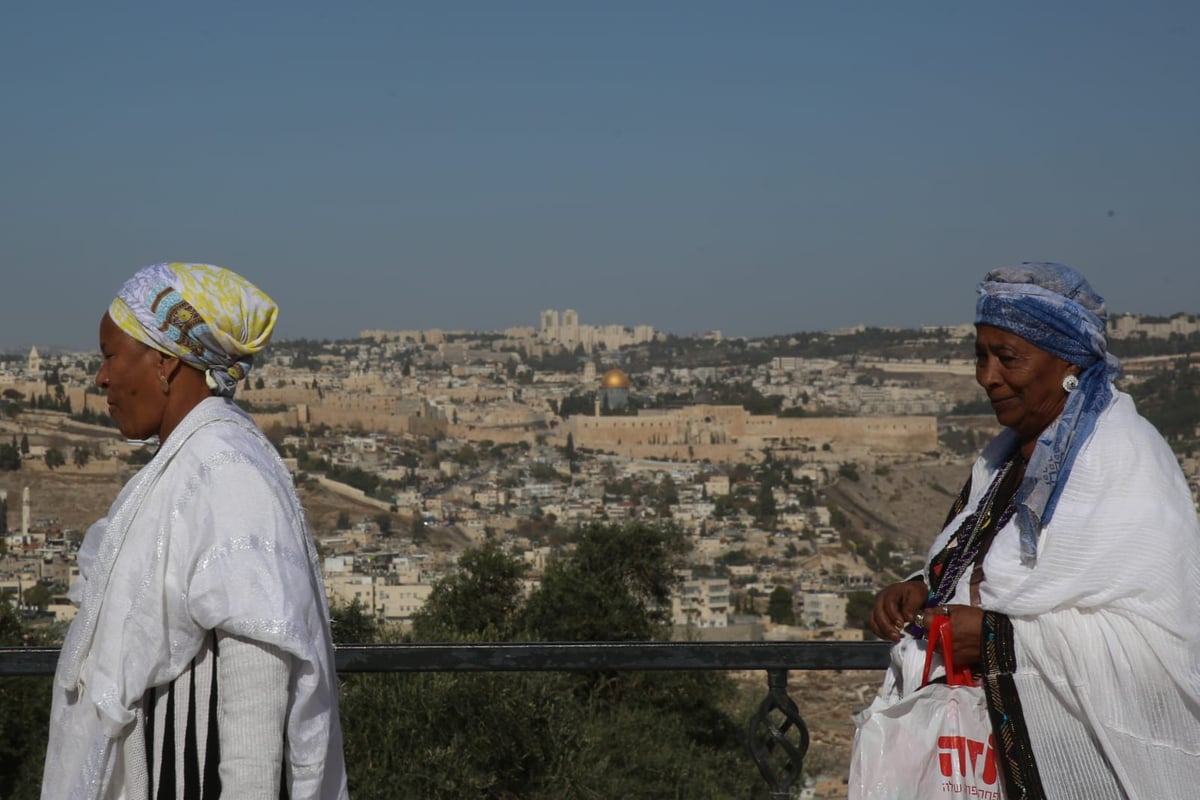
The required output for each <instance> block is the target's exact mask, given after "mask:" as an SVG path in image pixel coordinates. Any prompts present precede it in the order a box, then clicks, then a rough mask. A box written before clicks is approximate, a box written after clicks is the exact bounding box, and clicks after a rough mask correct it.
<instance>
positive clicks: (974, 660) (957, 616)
mask: <svg viewBox="0 0 1200 800" xmlns="http://www.w3.org/2000/svg"><path fill="white" fill-rule="evenodd" d="M946 608H947V609H948V610H949V611H950V636H951V638H952V639H953V641H954V651H953V652H952V653H951V657H953V659H954V666H956V667H963V666H968V667H970V666H974V665H975V664H978V663H979V659H980V658H982V657H983V609H980V608H976V607H975V606H946Z"/></svg>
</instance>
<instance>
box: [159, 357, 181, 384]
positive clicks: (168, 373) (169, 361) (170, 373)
mask: <svg viewBox="0 0 1200 800" xmlns="http://www.w3.org/2000/svg"><path fill="white" fill-rule="evenodd" d="M182 365H183V362H182V361H180V360H179V359H178V358H175V357H174V356H169V355H167V354H166V353H163V354H162V361H161V362H159V371H160V372H161V373H162V376H163V378H165V379H166V380H168V381H170V380H171V379H172V378H174V377H175V373H176V372H178V371H179V367H180V366H182Z"/></svg>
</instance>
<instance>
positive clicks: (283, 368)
mask: <svg viewBox="0 0 1200 800" xmlns="http://www.w3.org/2000/svg"><path fill="white" fill-rule="evenodd" d="M970 336H971V329H970V327H969V326H959V327H955V328H934V329H927V330H919V331H891V330H882V329H875V328H860V329H855V330H851V331H843V332H837V333H812V334H793V335H789V336H778V337H767V338H763V339H757V340H741V339H726V338H724V337H722V336H721V335H720V334H719V333H717V332H710V333H707V334H704V335H702V336H697V337H683V338H681V337H670V336H665V335H663V334H660V333H658V332H656V331H654V330H653V329H652V328H651V327H649V326H638V327H636V328H624V327H621V326H588V325H584V324H582V323H580V321H579V319H578V316H577V315H576V314H574V312H571V311H564V312H544V313H543V314H542V316H541V319H540V325H539V327H537V328H533V327H530V328H513V329H508V330H506V331H502V332H491V333H477V332H469V331H428V330H427V331H363V333H362V335H361V336H360V338H358V339H356V340H353V341H343V342H312V341H293V342H279V343H277V344H276V345H275V346H274V347H273V348H272V349H271V350H270V351H268V352H269V355H268V356H267V358H266V359H265V360H264V361H263V362H262V363H261V364H259V365H258V366H257V367H256V368H255V370H254V371H253V372H252V373H251V376H250V379H249V381H248V383H247V385H245V386H244V387H243V388H242V389H241V390H240V391H239V394H238V402H240V403H241V404H242V405H243V406H244V407H245V408H247V409H248V410H249V411H250V412H251V413H252V414H253V416H254V417H255V419H256V421H257V422H258V424H259V425H260V427H261V428H262V429H263V430H264V432H265V433H266V434H267V435H268V437H269V438H270V439H271V440H272V442H274V443H275V445H276V447H277V448H278V450H279V452H280V453H281V455H282V456H283V457H284V459H285V463H287V464H288V466H289V467H290V468H291V470H292V471H293V473H294V475H295V480H296V483H297V486H298V487H299V490H300V495H301V498H302V501H303V503H304V505H305V509H306V511H307V514H308V518H309V521H310V524H311V527H312V529H313V533H314V536H315V538H316V540H317V543H318V547H319V549H320V551H321V553H322V555H323V556H324V563H323V566H324V573H325V583H326V591H327V594H328V597H329V600H330V603H331V605H333V606H334V607H337V608H345V607H347V606H350V605H351V604H354V603H357V604H358V606H359V607H361V608H362V609H364V610H365V611H366V613H367V614H368V615H369V616H370V618H371V619H372V620H374V621H376V622H377V623H378V624H380V625H383V626H387V627H390V628H392V629H394V630H396V631H404V630H407V629H409V628H410V626H411V623H412V620H413V615H414V614H415V613H417V612H418V610H420V609H421V608H422V607H423V605H424V603H425V602H426V600H427V599H428V598H429V596H430V594H431V592H432V591H433V587H434V585H435V584H436V583H437V582H438V581H439V580H441V579H443V578H445V577H447V576H452V575H454V574H455V572H456V568H457V562H458V558H459V556H460V555H461V554H462V553H463V552H464V551H465V550H466V549H468V548H472V547H477V546H479V545H482V544H484V543H493V544H496V545H498V546H500V547H501V548H503V550H504V551H505V552H508V553H511V554H513V555H515V556H518V557H519V558H520V559H522V562H523V564H524V565H525V576H524V581H525V585H526V586H527V587H528V589H529V590H532V589H534V588H536V587H537V586H538V585H539V582H540V580H541V576H542V574H543V573H544V571H545V570H546V567H547V565H548V564H550V563H551V562H553V560H554V559H555V558H556V557H558V556H559V555H560V554H561V553H562V552H563V550H562V548H563V541H564V538H563V535H562V534H563V531H566V530H569V529H571V528H573V527H574V526H577V525H584V524H588V523H593V522H603V523H624V522H630V523H634V522H636V523H644V522H648V523H651V524H669V525H671V526H674V527H677V528H678V529H679V530H681V531H682V532H683V533H684V534H685V536H686V537H687V540H688V542H689V543H690V555H689V557H688V564H687V568H686V569H684V570H682V571H681V572H680V573H679V575H678V582H677V585H676V587H675V591H674V595H673V597H672V601H671V620H672V622H673V625H674V631H675V635H676V636H677V637H679V638H688V639H696V638H699V639H712V640H735V641H751V640H764V639H765V640H803V639H843V640H846V639H850V640H853V639H861V638H862V637H863V636H864V632H863V627H862V613H863V609H864V602H865V601H869V598H870V596H871V595H872V594H873V593H874V592H875V591H876V590H878V589H879V588H880V587H882V586H883V585H885V584H886V583H888V582H890V581H893V580H895V579H897V578H898V577H901V576H904V575H906V574H909V573H910V572H911V571H912V570H913V569H916V568H918V567H919V565H920V563H921V561H922V559H923V556H924V553H925V549H926V547H927V546H928V543H929V542H930V540H931V539H932V537H933V535H934V533H935V532H936V531H937V529H938V528H939V527H940V525H941V523H942V521H943V518H944V515H945V512H946V509H947V508H948V506H949V504H950V503H951V502H952V500H953V498H954V496H955V495H956V494H957V492H958V490H959V487H960V485H961V483H962V481H963V480H964V478H965V476H966V474H967V471H968V469H969V464H970V463H971V459H972V458H973V456H974V453H975V452H976V451H977V450H978V448H979V447H980V446H981V445H982V444H983V443H984V442H986V441H987V440H988V438H990V437H991V436H993V435H994V434H995V433H996V432H997V430H998V428H997V426H996V423H995V420H994V418H993V417H992V416H991V415H990V413H988V409H987V407H986V404H984V405H983V407H982V408H981V405H980V403H979V400H980V393H979V389H978V387H977V386H976V385H975V383H974V368H973V364H972V361H971V360H970V352H971V344H970V341H971V340H970ZM1195 345H1200V332H1198V331H1197V323H1196V320H1195V318H1194V317H1177V318H1171V319H1169V320H1148V321H1145V322H1139V321H1136V319H1135V318H1132V317H1125V316H1122V317H1119V318H1117V319H1116V321H1115V323H1114V350H1117V351H1118V352H1121V351H1122V349H1124V350H1125V352H1128V353H1130V356H1129V357H1127V358H1126V373H1125V377H1124V378H1123V380H1122V387H1123V388H1126V389H1128V390H1129V391H1131V392H1133V393H1134V394H1135V396H1136V397H1138V399H1139V403H1140V404H1141V405H1142V407H1143V408H1144V409H1145V410H1146V412H1147V414H1148V415H1149V416H1150V417H1151V419H1152V420H1154V421H1155V422H1156V423H1157V424H1159V425H1160V427H1162V428H1163V430H1164V432H1165V433H1167V435H1168V438H1169V439H1170V440H1171V442H1172V444H1173V446H1175V448H1176V451H1177V453H1178V454H1179V457H1180V461H1181V463H1182V464H1183V466H1184V469H1185V473H1186V474H1187V476H1188V478H1189V481H1190V482H1191V485H1192V486H1193V490H1194V491H1195V489H1196V487H1197V484H1198V474H1200V464H1198V463H1197V460H1196V449H1195V444H1196V441H1197V438H1200V437H1198V431H1197V425H1200V417H1197V416H1196V412H1195V411H1194V409H1196V408H1200V403H1197V402H1196V400H1197V397H1198V396H1200V379H1198V377H1197V376H1200V372H1197V370H1196V362H1197V360H1198V359H1196V358H1194V357H1192V356H1191V355H1189V353H1190V351H1191V349H1193V346H1195ZM1195 349H1196V350H1197V351H1200V346H1196V347H1195ZM96 366H97V361H96V354H95V353H93V352H79V353H40V352H38V351H37V350H36V349H35V350H33V351H32V352H29V353H23V354H8V355H7V356H4V357H3V358H2V359H0V512H3V516H2V517H0V527H2V528H3V538H2V540H0V541H2V543H3V544H2V552H3V555H0V594H8V595H9V596H10V597H12V598H14V599H15V600H16V602H18V603H20V604H22V605H23V606H24V607H25V611H26V613H27V614H28V615H30V616H31V617H34V618H38V619H47V620H48V619H58V620H66V619H69V618H70V617H71V615H72V614H73V613H74V612H73V607H72V606H71V605H70V604H69V603H67V602H66V600H65V591H66V588H67V586H68V585H69V583H70V581H71V579H72V577H73V575H74V574H75V573H76V566H75V551H76V548H77V547H78V544H79V541H80V539H81V537H82V534H83V532H84V531H85V530H86V529H87V527H88V525H90V524H91V522H93V521H95V520H96V519H98V518H99V517H101V516H103V514H104V513H105V512H106V510H107V508H108V506H109V504H110V503H111V502H112V500H113V499H114V498H115V496H116V494H117V492H118V490H119V489H120V487H121V486H122V485H123V484H124V482H125V481H126V480H128V479H129V477H131V476H132V475H133V474H134V472H135V471H136V470H137V469H138V468H139V466H140V464H142V463H145V460H146V459H148V458H149V457H150V456H151V455H152V452H153V450H152V448H151V447H149V446H146V445H143V444H142V443H135V442H127V441H125V440H123V439H122V438H121V437H120V436H119V435H118V434H117V432H116V431H115V430H114V429H113V428H112V427H109V426H108V424H107V422H108V419H107V413H106V404H105V401H104V398H103V397H102V396H101V395H100V394H98V393H97V392H96V391H95V389H94V388H93V384H92V376H93V374H94V371H95V369H96ZM780 597H783V598H785V600H784V601H783V602H782V603H781V602H779V598H780ZM812 680H814V679H813V678H811V677H807V676H806V677H799V676H797V677H796V678H795V681H796V682H797V687H798V691H799V692H802V693H807V692H808V691H809V690H810V686H811V685H812V684H811V682H812ZM870 683H871V679H870V676H867V677H866V678H864V677H863V676H853V675H851V676H846V677H845V679H842V678H839V679H838V680H837V681H835V682H834V683H833V684H829V686H834V685H836V686H837V690H836V692H832V690H831V693H830V694H829V695H828V696H822V697H821V698H819V699H818V700H816V701H815V703H816V705H815V706H814V708H813V709H812V712H811V716H810V721H811V722H813V723H814V724H815V725H816V729H817V730H818V731H820V737H822V738H819V739H816V740H815V741H818V743H819V744H821V747H822V748H824V747H826V746H827V747H828V752H829V753H839V752H842V750H844V749H845V748H844V745H845V744H846V743H847V741H848V739H847V738H846V737H847V732H848V730H849V727H848V719H847V714H848V708H847V704H854V703H857V702H858V701H860V700H862V699H863V697H862V695H863V691H864V687H865V686H869V685H870ZM831 758H833V757H832V756H831ZM833 760H834V761H836V758H834V759H833Z"/></svg>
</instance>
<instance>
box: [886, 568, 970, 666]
mask: <svg viewBox="0 0 1200 800" xmlns="http://www.w3.org/2000/svg"><path fill="white" fill-rule="evenodd" d="M928 598H929V587H928V586H926V585H925V581H922V580H912V581H904V582H903V583H893V584H892V585H891V586H889V587H887V588H886V589H884V590H882V591H881V592H880V593H879V594H877V595H875V607H874V608H873V609H871V616H870V618H869V619H868V620H867V624H868V625H870V627H871V630H872V631H873V632H874V634H875V635H876V636H878V637H879V638H880V639H886V640H887V641H889V642H895V641H899V640H900V631H901V630H902V629H903V628H904V626H905V625H907V624H908V623H910V622H912V621H913V618H914V617H916V615H917V612H918V611H920V610H921V609H922V608H924V607H925V601H926V600H927V599H928ZM957 649H958V648H957V647H955V650H957Z"/></svg>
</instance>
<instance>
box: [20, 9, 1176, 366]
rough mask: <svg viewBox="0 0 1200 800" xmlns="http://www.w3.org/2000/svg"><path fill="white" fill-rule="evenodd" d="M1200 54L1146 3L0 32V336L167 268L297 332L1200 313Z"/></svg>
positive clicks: (216, 21)
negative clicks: (1080, 299)
mask: <svg viewBox="0 0 1200 800" xmlns="http://www.w3.org/2000/svg"><path fill="white" fill-rule="evenodd" d="M1197 29H1200V8H1198V7H1195V6H1194V5H1192V4H1187V3H1180V2H1170V1H1163V2H1153V3H1148V4H1142V5H1139V6H1137V7H1132V6H1127V5H1125V4H1119V3H1114V2H1100V3H1082V2H1067V3H1061V4H1054V5H1053V6H1049V7H1047V6H1044V5H1042V4H1034V3H1012V4H1005V5H1004V6H1003V7H979V8H967V7H961V6H955V5H950V4H937V3H931V4H922V5H920V6H906V7H903V8H900V7H895V6H893V5H889V4H870V5H856V6H855V7H853V8H851V7H841V6H819V5H810V4H786V5H785V4H769V5H763V6H759V7H755V8H754V9H752V10H747V9H745V8H743V7H735V6H732V5H727V4H716V3H688V4H682V3H661V4H654V5H652V6H645V5H644V4H626V3H616V4H603V5H600V4H581V5H573V6H571V7H569V8H567V7H562V6H559V5H557V4H550V3H538V2H528V3H517V4H512V5H505V6H503V7H497V6H494V5H489V4H470V3H469V4H465V5H461V6H456V7H454V8H453V9H451V8H442V7H436V6H428V7H408V6H396V7H383V6H373V5H352V6H349V7H338V8H336V9H334V8H332V7H328V6H325V5H324V4H318V3H312V2H300V3H289V4H286V5H285V4H283V3H278V2H264V3H259V4H254V5H253V7H239V6H235V5H228V6H213V5H211V4H210V5H205V6H189V7H180V8H165V7H160V6H156V5H153V4H144V3H132V4H123V5H121V6H105V7H103V8H101V7H96V6H93V5H90V4H85V3H79V2H76V3H71V2H68V3H65V4H57V5H55V6H53V7H41V6H36V5H27V6H16V7H11V8H6V9H5V10H4V11H2V12H0V93H2V95H3V96H4V97H5V99H6V110H7V112H8V113H7V114H6V122H5V125H4V126H3V128H2V129H0V169H2V174H3V175H4V176H5V180H4V182H3V186H2V188H0V240H2V241H3V242H4V247H3V249H2V250H0V275H2V276H3V278H2V279H3V284H2V285H3V286H4V291H3V294H2V297H3V301H2V302H0V342H2V343H3V346H4V347H5V348H7V349H16V350H20V349H23V348H27V347H28V346H31V345H37V346H39V347H47V348H81V349H89V348H92V347H94V341H95V338H96V334H95V329H96V327H97V324H98V321H99V317H100V315H101V314H102V313H103V310H104V308H105V307H106V306H107V303H108V302H109V300H110V299H111V297H112V295H113V293H114V292H115V291H116V289H117V288H118V286H119V285H120V282H121V281H123V280H124V279H125V278H126V277H128V276H129V275H130V274H132V273H133V272H134V271H135V270H136V269H137V268H138V267H140V266H142V265H144V264H147V263H152V262H155V261H160V260H201V261H209V262H212V263H216V264H220V265H222V266H226V267H229V268H231V269H234V270H237V271H239V272H242V273H243V274H245V275H246V276H247V277H249V278H251V279H252V280H255V281H256V282H258V283H259V284H260V285H261V286H262V287H263V288H264V289H265V290H266V291H267V292H268V293H270V294H271V295H272V296H273V297H275V299H276V300H277V301H278V302H279V304H280V307H281V315H280V325H279V329H278V332H277V336H279V337H280V338H287V339H295V338H314V339H344V338H352V337H354V336H356V335H357V334H358V332H359V331H361V330H364V329H431V328H440V329H445V330H459V329H470V330H502V329H504V328H507V327H514V326H536V324H537V315H538V313H539V311H540V310H542V309H549V308H557V309H565V308H573V309H576V310H577V311H578V312H579V316H580V319H581V320H586V321H587V322H588V323H590V324H597V325H603V324H620V325H625V326H629V327H632V326H635V325H639V324H645V325H653V326H654V327H655V328H656V329H658V330H660V331H664V332H669V333H675V334H680V335H688V334H696V333H701V332H703V331H705V330H710V329H718V330H721V331H722V332H723V333H725V335H727V336H751V337H752V336H762V335H769V334H784V333H791V332H796V331H809V330H830V329H837V328H843V327H848V326H853V325H857V324H867V325H879V326H889V327H909V328H911V327H919V326H921V325H951V324H958V323H962V322H966V321H969V319H970V317H971V312H972V308H973V303H974V287H975V284H976V283H977V282H978V280H979V279H980V278H981V277H982V276H983V274H984V273H985V272H986V271H987V270H988V269H991V268H993V267H996V266H1001V265H1004V264H1011V263H1015V262H1019V261H1022V260H1050V261H1060V262H1062V263H1067V264H1070V265H1072V266H1074V267H1076V268H1078V269H1079V270H1081V271H1082V272H1083V273H1084V274H1085V275H1087V276H1088V277H1089V279H1090V280H1091V281H1092V283H1093V284H1094V286H1095V287H1096V289H1097V290H1098V291H1099V292H1100V293H1101V294H1103V295H1104V296H1105V297H1106V298H1107V299H1108V301H1109V308H1110V310H1111V311H1113V312H1114V313H1119V312H1133V313H1143V314H1161V315H1168V314H1171V313H1176V312H1191V311H1194V310H1195V309H1196V308H1197V306H1198V305H1200V303H1198V302H1197V301H1198V299H1200V269H1197V263H1196V257H1195V253H1197V252H1198V247H1197V245H1200V231H1198V230H1197V229H1196V226H1195V224H1194V220H1193V217H1194V216H1195V215H1194V203H1195V188H1196V186H1197V185H1198V183H1200V160H1198V159H1197V157H1196V154H1195V148H1194V144H1193V143H1194V141H1196V140H1197V138H1200V103H1197V102H1196V101H1195V99H1194V90H1193V88H1192V87H1191V86H1190V81H1191V78H1192V76H1194V75H1195V74H1197V72H1198V71H1200V51H1198V50H1197V48H1195V47H1194V46H1193V43H1192V38H1191V36H1190V35H1189V31H1195V30H1197Z"/></svg>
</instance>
